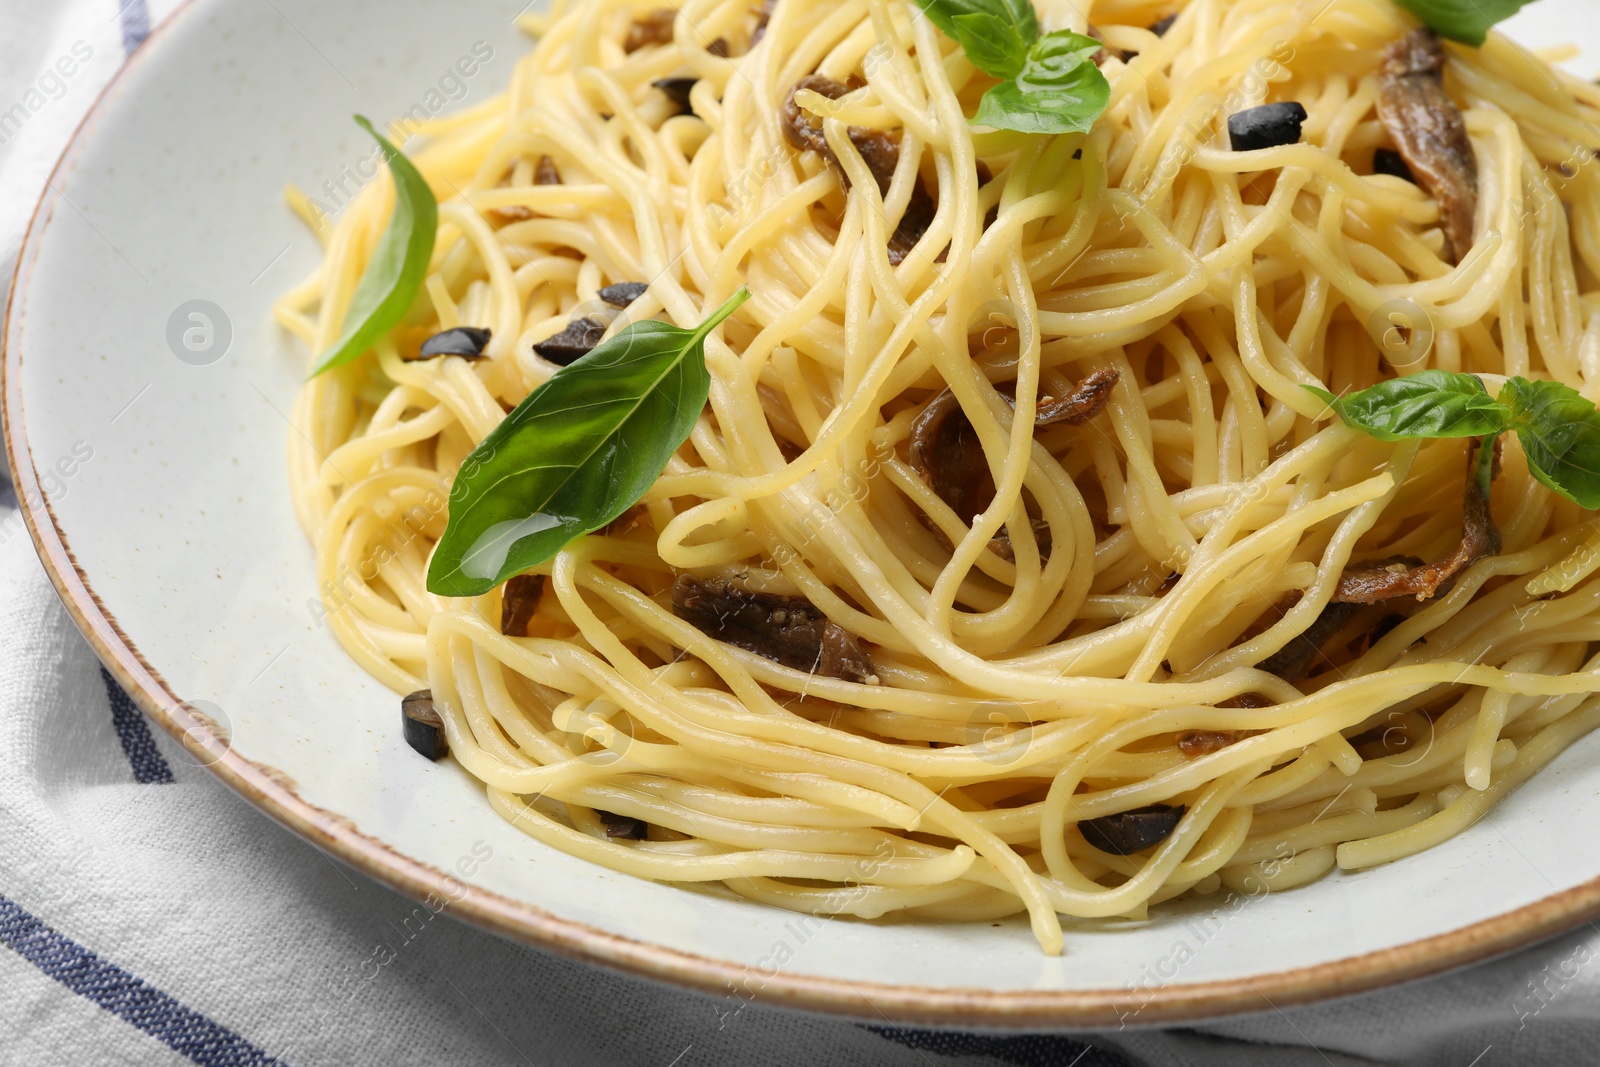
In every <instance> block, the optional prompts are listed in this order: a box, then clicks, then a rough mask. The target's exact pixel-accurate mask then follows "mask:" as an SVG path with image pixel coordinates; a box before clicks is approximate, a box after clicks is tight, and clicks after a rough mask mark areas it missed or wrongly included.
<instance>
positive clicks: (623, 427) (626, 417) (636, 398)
mask: <svg viewBox="0 0 1600 1067" xmlns="http://www.w3.org/2000/svg"><path fill="white" fill-rule="evenodd" d="M749 298H750V293H749V290H746V289H741V290H739V292H737V293H735V294H734V295H733V297H732V298H730V299H729V300H728V302H727V303H725V304H723V305H722V307H720V308H718V309H717V310H716V311H714V312H712V314H711V317H710V318H708V319H706V321H705V322H703V323H701V324H700V325H699V326H698V327H697V328H696V329H693V330H685V329H682V328H680V327H677V326H672V325H669V324H667V323H664V322H658V321H656V320H654V319H647V320H645V321H643V322H635V323H633V324H632V325H630V326H627V327H626V328H624V329H623V330H622V331H621V332H619V333H618V334H617V335H616V336H615V337H612V338H609V339H608V340H605V341H602V342H601V343H600V344H599V345H597V346H595V348H594V350H593V351H592V352H590V353H589V354H588V355H586V356H584V357H582V358H581V359H579V360H577V361H576V362H574V363H572V364H570V365H569V366H566V367H563V368H561V369H560V370H559V371H557V372H556V373H555V374H554V375H552V376H551V377H550V379H549V380H548V381H546V382H545V383H544V384H543V385H541V386H539V388H537V389H535V390H534V391H533V392H531V393H529V394H528V396H527V397H526V399H524V400H523V401H522V403H520V404H518V405H517V406H516V408H515V409H514V410H513V411H512V412H511V414H509V415H507V416H506V417H505V419H504V421H502V422H501V423H500V425H498V426H496V427H495V428H494V430H492V431H491V432H490V434H489V436H488V437H485V438H484V439H483V442H482V443H481V444H479V445H478V447H477V448H475V449H473V450H472V453H471V455H469V456H468V457H467V459H466V461H465V462H464V463H462V465H461V470H460V471H459V472H458V473H457V474H456V480H455V484H454V485H453V486H452V487H451V489H450V520H449V522H448V523H447V524H446V526H445V531H444V536H443V537H442V538H440V539H439V545H438V547H437V548H436V549H434V553H433V561H432V562H431V563H430V564H429V565H428V590H429V591H430V592H432V593H437V594H439V595H440V596H477V595H479V594H480V593H486V592H488V591H489V590H490V589H493V588H494V587H495V586H497V585H499V584H500V583H501V582H503V581H505V580H506V579H507V578H510V577H511V576H512V575H514V574H518V573H520V572H522V571H525V570H527V569H528V568H529V567H532V566H535V565H536V564H539V563H543V562H544V561H545V560H548V559H550V558H551V557H552V556H554V555H555V554H556V553H557V552H559V551H561V549H562V548H564V547H565V546H566V545H567V543H568V542H569V541H572V540H573V539H574V538H577V537H581V536H582V535H584V534H586V533H590V532H592V531H594V530H598V529H599V528H600V527H602V526H604V525H606V523H608V522H610V521H611V520H612V519H615V518H616V517H617V516H618V515H621V514H622V513H623V512H624V511H626V510H627V509H628V508H629V507H630V506H631V505H632V504H633V503H634V501H636V500H638V499H639V498H640V497H641V496H643V495H644V494H645V493H646V491H648V490H649V488H650V487H651V486H652V485H654V484H655V481H656V479H657V478H659V477H660V476H661V471H662V469H663V468H664V467H666V465H667V461H668V460H670V459H671V458H672V453H673V452H675V451H677V449H678V446H679V445H681V444H683V442H684V441H685V440H687V439H688V437H689V434H690V432H691V431H692V430H693V429H694V425H695V422H696V421H697V420H698V419H699V418H700V412H701V410H702V409H703V408H704V407H705V405H706V398H707V396H708V395H709V393H710V390H711V375H710V373H709V372H708V371H707V370H706V361H705V340H706V337H707V336H708V335H710V333H711V331H712V330H713V329H715V328H716V327H717V325H718V324H719V323H721V322H722V320H723V319H725V318H727V317H728V316H729V315H731V314H733V312H734V310H735V309H737V308H738V307H739V305H740V304H743V303H744V302H745V301H746V300H748V299H749Z"/></svg>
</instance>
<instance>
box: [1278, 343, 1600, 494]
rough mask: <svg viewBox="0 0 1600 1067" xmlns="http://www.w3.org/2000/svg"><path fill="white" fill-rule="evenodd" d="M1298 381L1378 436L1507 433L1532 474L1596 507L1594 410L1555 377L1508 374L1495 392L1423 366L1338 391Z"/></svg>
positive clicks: (1599, 467)
mask: <svg viewBox="0 0 1600 1067" xmlns="http://www.w3.org/2000/svg"><path fill="white" fill-rule="evenodd" d="M1304 388H1305V389H1306V390H1308V391H1309V392H1311V393H1313V394H1315V395H1316V396H1317V397H1318V398H1319V399H1320V400H1322V401H1323V402H1324V403H1326V404H1327V405H1328V407H1329V408H1330V409H1332V410H1333V411H1334V412H1335V413H1336V414H1337V415H1338V416H1339V418H1341V419H1342V420H1344V423H1345V425H1346V426H1350V427H1353V428H1354V429H1357V430H1360V431H1362V432H1363V433H1366V434H1370V435H1371V436H1373V437H1376V438H1378V439H1379V440H1381V441H1404V440H1416V439H1419V438H1421V439H1430V438H1446V437H1489V438H1493V437H1496V436H1498V435H1499V434H1502V433H1515V434H1516V435H1517V440H1518V441H1519V442H1520V443H1521V444H1522V452H1523V455H1525V456H1526V457H1527V459H1528V470H1529V472H1530V473H1532V474H1533V476H1534V477H1535V478H1537V479H1538V480H1539V481H1540V482H1542V483H1543V484H1544V485H1546V486H1548V487H1549V488H1550V489H1552V490H1554V491H1555V492H1557V493H1559V494H1560V495H1562V496H1564V497H1566V498H1567V499H1568V500H1571V501H1573V502H1575V503H1576V504H1578V505H1579V506H1580V507H1584V508H1588V509H1589V510H1591V511H1594V510H1600V411H1597V410H1596V409H1595V406H1594V404H1592V403H1590V402H1589V401H1588V400H1585V399H1584V398H1583V397H1582V396H1580V395H1579V394H1578V392H1577V390H1575V389H1572V388H1571V387H1569V386H1565V385H1562V384H1561V383H1560V382H1551V381H1532V380H1529V379H1527V378H1522V377H1517V378H1509V379H1507V380H1506V383H1505V385H1504V386H1503V387H1502V388H1501V390H1500V395H1499V396H1497V397H1496V396H1490V395H1489V390H1488V389H1487V388H1485V387H1484V384H1483V381H1482V380H1481V379H1479V378H1478V377H1477V376H1476V375H1472V374H1458V373H1455V372H1453V371H1442V370H1425V371H1422V372H1420V373H1418V374H1412V375H1409V376H1407V377H1404V378H1395V379H1393V380H1391V381H1387V382H1381V383H1379V384H1378V385H1374V386H1372V387H1371V388H1370V389H1362V390H1360V391H1358V392H1354V393H1349V394H1347V395H1345V396H1342V397H1340V396H1334V395H1333V394H1332V393H1330V392H1328V391H1327V390H1325V389H1318V388H1316V387H1315V386H1310V385H1308V386H1304Z"/></svg>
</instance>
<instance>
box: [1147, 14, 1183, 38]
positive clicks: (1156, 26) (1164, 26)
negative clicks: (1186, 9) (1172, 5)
mask: <svg viewBox="0 0 1600 1067" xmlns="http://www.w3.org/2000/svg"><path fill="white" fill-rule="evenodd" d="M1177 21H1178V13H1177V12H1176V11H1174V12H1173V13H1172V14H1170V15H1168V16H1167V17H1166V18H1161V19H1156V20H1155V21H1154V22H1152V23H1151V24H1150V32H1151V33H1153V34H1155V35H1156V36H1157V37H1165V36H1166V35H1167V31H1168V30H1170V29H1172V24H1173V23H1174V22H1177Z"/></svg>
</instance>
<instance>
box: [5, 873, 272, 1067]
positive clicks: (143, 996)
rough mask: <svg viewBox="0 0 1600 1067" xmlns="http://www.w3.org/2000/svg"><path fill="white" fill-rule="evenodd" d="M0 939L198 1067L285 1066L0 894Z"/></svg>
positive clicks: (88, 998) (19, 953) (75, 991)
mask: <svg viewBox="0 0 1600 1067" xmlns="http://www.w3.org/2000/svg"><path fill="white" fill-rule="evenodd" d="M0 941H4V942H5V943H6V944H7V945H9V946H11V948H12V949H14V950H15V951H16V953H17V955H19V956H21V957H22V958H23V959H25V960H27V961H28V962H29V963H31V964H33V965H34V966H35V967H37V968H39V970H41V971H43V972H44V973H45V974H46V975H47V976H48V977H50V978H53V979H55V980H56V981H57V982H60V983H61V984H62V985H64V986H66V987H67V988H68V989H70V990H72V991H73V992H74V993H76V994H78V995H79V996H80V997H84V998H85V999H87V1000H92V1001H93V1002H94V1003H96V1004H98V1005H100V1007H102V1008H104V1009H105V1010H106V1011H109V1012H110V1013H111V1014H113V1015H115V1016H117V1017H118V1018H119V1019H121V1020H123V1021H124V1022H126V1023H129V1024H131V1025H133V1026H136V1027H138V1028H139V1029H140V1030H143V1031H144V1032H145V1033H147V1034H149V1035H150V1036H151V1037H153V1038H155V1039H156V1040H157V1041H160V1042H161V1043H162V1044H164V1045H166V1046H167V1047H168V1048H170V1049H172V1050H173V1051H174V1052H178V1053H180V1054H182V1055H184V1056H187V1057H189V1059H191V1060H193V1061H194V1062H195V1063H198V1064H200V1065H201V1067H268V1065H273V1064H276V1065H278V1067H284V1065H283V1061H281V1060H279V1059H278V1058H277V1057H274V1056H268V1055H267V1054H266V1053H265V1052H263V1051H261V1050H260V1049H259V1048H256V1046H254V1045H252V1044H251V1043H250V1042H248V1041H246V1040H245V1039H244V1038H242V1037H240V1036H239V1035H238V1034H236V1033H234V1032H233V1031H232V1030H229V1029H228V1028H227V1027H224V1026H221V1025H219V1024H217V1023H214V1022H212V1021H211V1020H210V1019H208V1018H206V1017H205V1016H204V1015H201V1014H199V1013H198V1012H195V1011H192V1010H190V1009H189V1008H186V1007H184V1006H183V1004H182V1003H180V1002H179V1001H177V1000H176V999H174V998H172V997H170V996H168V995H167V994H165V993H163V992H161V990H159V989H156V988H154V987H152V986H150V985H148V984H146V983H145V982H144V981H143V980H141V979H139V978H136V977H134V976H133V975H131V974H129V973H128V972H127V971H125V970H123V969H122V968H121V967H118V966H116V965H115V964H113V963H108V962H107V961H105V960H103V959H101V958H100V957H99V956H97V955H96V954H95V953H93V952H91V951H89V950H88V949H86V948H84V947H83V946H82V945H80V944H78V943H77V942H76V941H73V940H72V939H71V938H69V937H67V936H65V935H64V934H61V933H58V932H57V931H55V930H52V929H51V928H50V927H48V926H46V925H45V924H44V923H42V922H40V921H39V920H38V919H36V918H34V917H33V916H32V915H30V914H28V912H26V911H24V910H23V909H22V908H21V906H19V905H18V904H16V903H15V902H13V901H11V900H8V899H7V898H5V897H0Z"/></svg>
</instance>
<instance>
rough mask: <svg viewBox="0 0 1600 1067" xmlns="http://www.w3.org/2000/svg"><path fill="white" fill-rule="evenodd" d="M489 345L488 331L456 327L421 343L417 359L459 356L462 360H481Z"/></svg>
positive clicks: (476, 327) (474, 327)
mask: <svg viewBox="0 0 1600 1067" xmlns="http://www.w3.org/2000/svg"><path fill="white" fill-rule="evenodd" d="M488 344H489V331H488V330H486V329H484V328H483V327H481V326H456V327H454V328H452V329H449V330H444V331H443V332H441V333H436V334H434V335H433V336H432V337H430V338H428V339H427V340H426V341H424V342H422V352H421V353H420V354H419V355H418V356H417V358H418V359H432V358H433V357H434V356H460V357H461V358H462V359H482V358H483V350H484V349H485V348H486V347H488Z"/></svg>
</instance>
